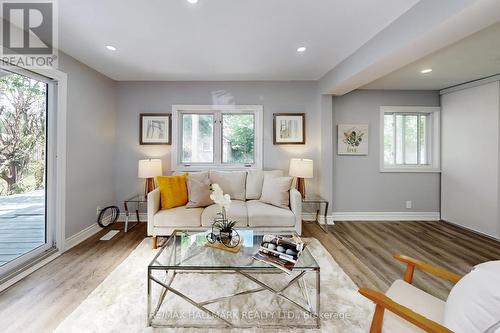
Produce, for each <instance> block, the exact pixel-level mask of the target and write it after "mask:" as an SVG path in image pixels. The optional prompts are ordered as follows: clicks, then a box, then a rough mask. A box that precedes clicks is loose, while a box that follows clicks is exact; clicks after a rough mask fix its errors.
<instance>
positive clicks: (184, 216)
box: [153, 206, 203, 227]
mask: <svg viewBox="0 0 500 333" xmlns="http://www.w3.org/2000/svg"><path fill="white" fill-rule="evenodd" d="M202 212H203V208H187V207H186V206H181V207H175V208H171V209H163V210H160V211H158V212H157V213H156V214H155V215H154V217H153V224H154V226H155V227H199V226H200V225H201V213H202Z"/></svg>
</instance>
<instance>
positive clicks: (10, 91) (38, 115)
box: [0, 70, 52, 273]
mask: <svg viewBox="0 0 500 333" xmlns="http://www.w3.org/2000/svg"><path fill="white" fill-rule="evenodd" d="M49 87H50V85H49V84H47V83H46V82H44V81H43V80H42V79H40V78H39V77H37V76H35V75H33V76H31V75H29V74H18V73H12V72H8V71H4V70H0V273H5V272H6V271H8V269H9V268H15V267H17V266H19V265H23V264H25V263H26V262H28V261H30V260H32V259H33V258H35V257H36V256H37V255H40V254H41V253H43V252H44V251H46V250H47V249H49V248H51V246H52V237H51V234H50V232H49V231H50V230H51V228H50V227H49V225H48V223H47V186H46V184H47V174H48V173H47V140H48V138H47V133H48V131H47V127H48V126H47V124H48V112H47V110H48V105H47V104H48V102H47V101H48V100H49V99H48V94H49V91H48V90H49Z"/></svg>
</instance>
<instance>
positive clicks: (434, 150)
mask: <svg viewBox="0 0 500 333" xmlns="http://www.w3.org/2000/svg"><path fill="white" fill-rule="evenodd" d="M386 113H430V114H431V115H432V138H430V141H431V144H430V147H428V148H430V149H431V152H430V157H431V161H430V164H426V165H394V166H391V165H386V164H385V161H384V128H385V127H384V115H385V114H386ZM440 116H441V108H440V107H429V106H381V107H380V154H379V158H380V172H441V169H440V168H441V166H440V165H441V153H440V147H441V133H440V131H441V125H440Z"/></svg>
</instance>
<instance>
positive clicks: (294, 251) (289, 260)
mask: <svg viewBox="0 0 500 333" xmlns="http://www.w3.org/2000/svg"><path fill="white" fill-rule="evenodd" d="M303 250H304V243H303V242H302V241H301V240H300V238H299V237H295V238H285V237H281V236H276V235H265V236H264V237H263V239H262V243H261V244H260V247H259V251H258V252H257V253H256V254H254V255H253V258H254V259H256V260H259V261H262V262H265V263H267V264H270V265H273V266H275V267H277V268H279V269H281V270H283V271H285V272H287V273H290V272H291V271H292V270H293V268H294V267H295V264H296V263H297V260H298V259H299V257H300V255H301V254H302V251H303Z"/></svg>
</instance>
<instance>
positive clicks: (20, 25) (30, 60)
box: [0, 0, 57, 68]
mask: <svg viewBox="0 0 500 333" xmlns="http://www.w3.org/2000/svg"><path fill="white" fill-rule="evenodd" d="M0 3H1V17H2V33H1V38H2V41H1V42H2V49H1V52H2V54H1V60H3V61H4V62H6V63H9V64H12V65H17V66H21V67H31V68H33V67H36V68H54V67H56V60H57V54H56V52H57V45H56V42H57V34H56V32H57V29H56V28H57V27H56V20H55V18H56V14H55V13H56V12H55V3H54V1H51V0H45V1H33V2H30V1H12V0H11V1H0Z"/></svg>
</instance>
